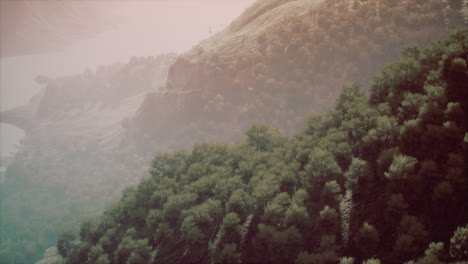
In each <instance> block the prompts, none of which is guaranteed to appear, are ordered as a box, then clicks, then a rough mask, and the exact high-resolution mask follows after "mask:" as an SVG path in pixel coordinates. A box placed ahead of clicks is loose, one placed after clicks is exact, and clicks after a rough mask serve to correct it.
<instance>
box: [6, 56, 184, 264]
mask: <svg viewBox="0 0 468 264" xmlns="http://www.w3.org/2000/svg"><path fill="white" fill-rule="evenodd" d="M174 59H175V54H167V55H161V56H158V57H148V58H137V57H134V58H132V59H130V60H129V62H128V63H124V64H118V63H116V64H113V65H108V66H102V67H99V68H98V69H97V70H96V71H91V70H87V71H85V72H84V73H82V74H77V75H74V76H66V77H60V78H48V77H45V76H39V77H38V78H37V81H38V82H39V83H42V84H43V85H44V87H43V88H42V90H41V92H40V93H39V94H37V95H36V96H35V97H34V98H32V99H31V101H30V103H29V104H28V105H25V106H22V107H18V108H15V109H12V110H9V111H6V112H2V115H1V120H2V122H8V123H11V124H13V125H16V126H18V127H21V128H23V129H25V131H26V137H25V138H24V139H23V140H22V148H21V150H20V151H19V152H18V153H17V154H16V157H15V159H14V161H13V162H12V164H11V165H10V166H9V168H8V170H7V171H6V174H5V176H6V179H5V181H4V182H2V183H1V184H0V210H1V213H0V263H2V264H3V263H5V264H13V263H21V264H23V263H35V262H36V261H37V260H38V259H40V258H41V257H42V256H43V252H44V250H45V249H46V248H49V247H50V246H52V245H54V244H55V240H56V238H57V235H58V233H59V231H60V229H62V228H64V227H67V226H73V225H78V223H79V221H80V219H81V218H82V217H91V216H95V215H97V214H98V213H99V212H101V210H102V207H103V206H104V205H105V203H106V202H108V201H111V200H112V199H116V198H118V195H119V194H120V192H121V190H122V189H123V187H124V186H126V185H128V184H134V183H136V182H137V180H138V178H140V177H141V176H143V174H144V171H145V170H144V167H143V166H144V165H145V164H147V163H148V162H149V160H150V159H149V158H145V157H143V156H142V155H138V153H135V152H134V151H133V150H132V149H126V148H124V147H123V146H122V145H121V142H122V139H121V138H122V134H123V130H124V128H123V124H122V123H123V122H124V121H125V120H126V119H128V118H130V117H131V116H132V115H133V114H134V113H135V112H136V110H137V109H138V107H139V105H140V104H141V102H142V100H143V98H144V96H145V94H146V93H148V92H150V91H155V90H157V89H159V87H160V86H161V85H164V83H165V80H166V76H167V71H168V69H169V66H170V65H171V64H172V63H173V61H174Z"/></svg>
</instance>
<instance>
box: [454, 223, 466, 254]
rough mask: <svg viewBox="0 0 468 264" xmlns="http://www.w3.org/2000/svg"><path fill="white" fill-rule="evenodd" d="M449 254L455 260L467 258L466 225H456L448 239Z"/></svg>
mask: <svg viewBox="0 0 468 264" xmlns="http://www.w3.org/2000/svg"><path fill="white" fill-rule="evenodd" d="M450 256H451V257H453V258H455V259H456V260H467V259H468V225H465V226H460V227H457V230H455V233H454V234H453V237H452V238H451V239H450Z"/></svg>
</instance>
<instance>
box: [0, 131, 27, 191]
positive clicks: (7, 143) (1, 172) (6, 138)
mask: <svg viewBox="0 0 468 264" xmlns="http://www.w3.org/2000/svg"><path fill="white" fill-rule="evenodd" d="M23 138H24V131H23V130H22V129H19V128H17V127H14V126H12V125H9V124H4V123H0V184H2V183H3V182H4V181H5V171H6V169H7V167H8V165H9V164H8V163H9V162H10V161H11V160H12V157H13V156H14V155H15V154H16V152H17V151H18V149H19V148H21V146H20V141H21V139H23Z"/></svg>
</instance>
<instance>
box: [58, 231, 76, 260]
mask: <svg viewBox="0 0 468 264" xmlns="http://www.w3.org/2000/svg"><path fill="white" fill-rule="evenodd" d="M73 240H75V234H74V233H73V230H71V229H67V230H64V231H63V232H62V233H61V234H60V236H59V238H58V240H57V250H58V252H59V254H60V255H61V256H62V257H64V258H66V257H68V255H69V254H70V250H71V248H72V244H73Z"/></svg>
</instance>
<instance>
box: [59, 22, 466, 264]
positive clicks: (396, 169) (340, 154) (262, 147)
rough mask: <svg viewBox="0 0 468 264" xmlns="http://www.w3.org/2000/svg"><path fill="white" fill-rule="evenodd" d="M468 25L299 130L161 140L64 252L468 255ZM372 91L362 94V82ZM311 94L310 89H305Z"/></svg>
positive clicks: (405, 58) (347, 92)
mask: <svg viewBox="0 0 468 264" xmlns="http://www.w3.org/2000/svg"><path fill="white" fill-rule="evenodd" d="M467 62H468V30H467V29H466V28H464V29H459V30H457V31H454V32H452V33H451V34H450V36H449V37H447V38H446V39H443V40H440V41H435V42H433V43H432V44H431V45H430V46H428V47H427V48H423V49H422V48H418V47H416V46H412V47H409V48H407V49H405V50H404V51H403V52H402V54H401V56H400V59H399V60H398V61H397V62H394V63H392V64H389V65H387V66H385V67H384V68H383V69H382V70H381V71H380V73H379V74H377V75H376V77H375V78H374V79H373V81H372V82H371V84H370V85H369V89H363V88H361V87H360V86H358V85H348V86H345V87H344V88H343V91H342V92H341V93H340V96H339V97H338V99H337V101H336V106H335V108H334V109H333V110H331V111H330V112H328V113H326V114H324V115H319V116H314V117H312V118H309V119H308V120H307V122H306V124H305V125H304V126H303V128H302V129H301V130H300V131H299V132H297V133H296V134H295V135H294V136H293V137H287V136H284V135H282V134H280V133H279V132H278V131H277V130H275V129H273V128H270V127H268V126H265V125H261V124H255V125H253V126H251V128H250V129H248V130H247V131H246V133H245V134H246V136H247V138H246V139H245V140H244V141H241V142H239V143H237V144H236V145H232V146H231V145H226V144H197V145H196V146H195V147H194V148H193V150H192V151H191V152H186V151H177V152H171V153H160V154H157V155H156V157H155V158H154V160H153V162H152V166H151V170H150V174H151V175H150V176H148V177H146V178H145V179H143V180H142V181H141V182H140V183H139V185H137V186H135V187H128V188H126V189H125V191H124V192H123V194H122V198H121V199H120V201H119V202H117V203H115V204H114V205H112V206H111V207H109V208H108V209H107V210H106V211H105V212H104V214H103V215H102V216H101V217H100V218H99V219H98V220H97V221H92V220H89V221H85V222H83V223H82V224H81V229H80V232H79V236H76V235H75V234H74V233H73V232H72V231H64V232H63V233H62V235H61V236H60V237H59V240H58V242H57V247H58V250H59V252H60V254H61V255H62V256H64V257H66V259H65V263H101V264H103V263H127V264H130V263H298V264H299V263H300V264H302V263H343V264H344V263H366V264H371V263H372V264H375V263H404V262H406V261H409V262H408V263H418V264H423V263H424V264H426V263H466V262H467V261H468V254H467V251H468V248H467V237H468V225H467V224H468V210H467V209H468V208H467V203H466V201H467V198H468V197H467V194H468V193H467V192H466V190H467V189H468V178H467V176H466V175H467V164H468V162H467V159H468V155H467V154H468V149H467V147H468V145H467V144H468V134H467V119H468V118H467V115H468V67H467ZM367 90H369V91H370V92H369V93H367V92H366V91H367ZM311 103H313V102H311Z"/></svg>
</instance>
